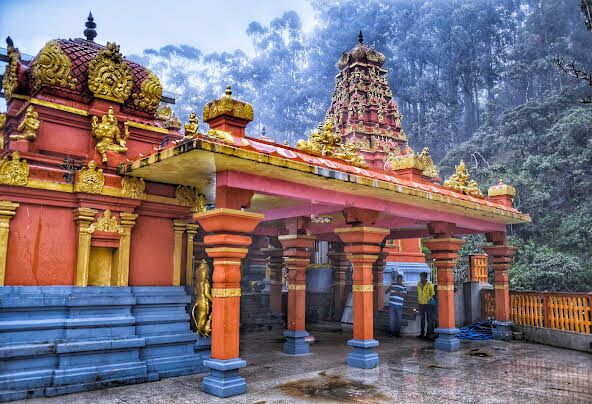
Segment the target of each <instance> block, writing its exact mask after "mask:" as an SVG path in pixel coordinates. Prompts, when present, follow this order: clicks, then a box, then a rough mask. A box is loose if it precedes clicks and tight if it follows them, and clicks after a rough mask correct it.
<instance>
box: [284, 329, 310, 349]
mask: <svg viewBox="0 0 592 404" xmlns="http://www.w3.org/2000/svg"><path fill="white" fill-rule="evenodd" d="M309 335H310V334H309V333H308V332H306V331H290V330H286V331H284V336H285V337H287V338H288V340H287V341H286V342H285V343H284V345H282V352H283V353H286V354H288V355H305V354H307V353H309V352H310V348H309V346H308V342H306V341H305V339H304V338H305V337H308V336H309Z"/></svg>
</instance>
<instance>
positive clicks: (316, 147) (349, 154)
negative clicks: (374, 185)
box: [296, 118, 366, 167]
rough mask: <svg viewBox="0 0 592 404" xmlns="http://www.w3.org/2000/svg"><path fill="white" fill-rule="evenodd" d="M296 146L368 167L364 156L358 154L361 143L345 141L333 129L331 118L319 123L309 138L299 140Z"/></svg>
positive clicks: (307, 151) (314, 153)
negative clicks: (321, 123)
mask: <svg viewBox="0 0 592 404" xmlns="http://www.w3.org/2000/svg"><path fill="white" fill-rule="evenodd" d="M296 148H297V149H300V150H303V151H305V152H306V153H308V154H312V155H314V156H326V157H333V158H336V159H339V160H343V161H345V162H346V163H349V164H351V165H353V166H357V167H366V161H365V160H364V157H363V156H361V155H360V154H358V150H359V148H360V145H359V144H358V143H353V142H347V143H343V142H342V141H341V135H340V134H339V133H337V132H336V131H334V130H333V121H332V119H331V118H327V119H326V120H325V123H324V124H323V125H319V126H318V128H317V129H316V130H315V131H314V132H313V133H312V134H311V135H310V136H309V137H308V139H307V140H303V139H300V140H298V142H297V143H296Z"/></svg>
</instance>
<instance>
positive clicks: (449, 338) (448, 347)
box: [434, 328, 460, 352]
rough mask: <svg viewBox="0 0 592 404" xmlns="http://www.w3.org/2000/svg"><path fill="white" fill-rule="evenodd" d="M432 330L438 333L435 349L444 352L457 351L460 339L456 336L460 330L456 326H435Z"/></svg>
mask: <svg viewBox="0 0 592 404" xmlns="http://www.w3.org/2000/svg"><path fill="white" fill-rule="evenodd" d="M434 331H435V332H436V333H437V334H438V338H436V344H435V345H436V349H439V350H441V351H446V352H454V351H458V348H459V347H460V340H459V339H458V338H456V335H457V334H458V333H459V331H460V330H459V329H458V328H436V329H435V330H434Z"/></svg>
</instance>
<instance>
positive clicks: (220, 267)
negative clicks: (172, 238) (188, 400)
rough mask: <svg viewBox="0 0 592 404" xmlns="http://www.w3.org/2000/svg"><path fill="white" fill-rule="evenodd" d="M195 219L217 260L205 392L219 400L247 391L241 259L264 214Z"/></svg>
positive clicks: (211, 214) (230, 212)
mask: <svg viewBox="0 0 592 404" xmlns="http://www.w3.org/2000/svg"><path fill="white" fill-rule="evenodd" d="M194 218H195V219H196V220H197V221H198V222H199V224H200V225H201V227H202V228H203V230H204V231H205V232H206V233H207V235H206V236H205V237H204V244H205V246H206V254H208V256H210V257H211V258H213V260H214V273H213V276H212V281H213V288H212V334H211V341H212V347H211V348H212V354H211V359H210V360H206V361H204V364H205V365H206V366H207V367H209V368H210V374H209V375H208V376H206V377H205V378H204V380H203V384H202V389H203V390H204V391H205V392H207V393H210V394H213V395H215V396H218V397H230V396H234V395H237V394H243V393H245V392H246V389H247V385H246V382H245V379H244V378H243V377H241V376H239V373H238V370H239V369H240V368H242V367H245V366H246V362H245V361H244V360H242V359H240V358H239V330H240V296H241V289H240V280H241V272H240V267H241V260H242V259H243V258H244V257H245V256H246V255H247V252H248V247H249V245H250V244H251V238H250V237H249V236H248V235H247V234H249V233H251V232H252V231H253V230H254V229H255V227H256V226H257V224H258V223H259V222H261V220H263V215H261V214H257V213H251V212H245V211H241V210H234V209H225V208H223V209H214V210H209V211H206V212H202V213H197V214H195V215H194Z"/></svg>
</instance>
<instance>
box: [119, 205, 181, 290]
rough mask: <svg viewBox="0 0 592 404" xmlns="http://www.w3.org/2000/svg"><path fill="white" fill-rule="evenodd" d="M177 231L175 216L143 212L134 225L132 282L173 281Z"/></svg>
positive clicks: (154, 282) (131, 259)
mask: <svg viewBox="0 0 592 404" xmlns="http://www.w3.org/2000/svg"><path fill="white" fill-rule="evenodd" d="M173 252H174V232H173V222H172V220H171V219H167V218H159V217H152V216H140V217H138V219H137V220H136V224H135V226H134V227H133V229H132V240H131V252H130V271H129V285H130V286H171V285H172V284H173Z"/></svg>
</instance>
